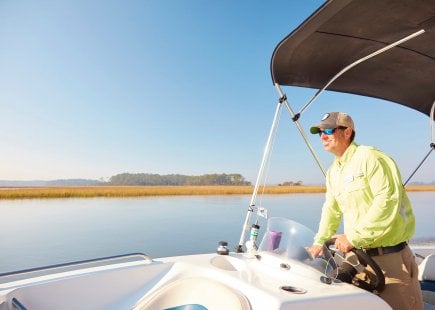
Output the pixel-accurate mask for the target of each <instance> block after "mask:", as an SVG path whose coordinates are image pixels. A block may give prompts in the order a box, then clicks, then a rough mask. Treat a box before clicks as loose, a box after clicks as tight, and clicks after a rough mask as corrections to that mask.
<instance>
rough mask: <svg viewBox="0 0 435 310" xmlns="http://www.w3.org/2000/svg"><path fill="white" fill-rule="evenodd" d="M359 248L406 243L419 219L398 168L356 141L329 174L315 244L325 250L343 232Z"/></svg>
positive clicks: (374, 150)
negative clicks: (341, 225) (339, 232)
mask: <svg viewBox="0 0 435 310" xmlns="http://www.w3.org/2000/svg"><path fill="white" fill-rule="evenodd" d="M341 218H343V229H344V233H345V235H346V237H347V239H348V240H349V241H350V242H351V243H352V245H353V246H354V247H356V248H376V247H380V246H392V245H396V244H399V243H401V242H403V241H408V240H409V239H411V237H412V236H413V234H414V231H415V217H414V214H413V211H412V207H411V204H410V201H409V199H408V195H407V194H406V191H405V189H404V187H403V185H402V178H401V176H400V172H399V170H398V168H397V165H396V163H395V162H394V161H393V159H391V158H390V157H389V156H387V155H386V154H385V153H383V152H381V151H379V150H377V149H375V148H374V147H370V146H363V145H358V144H356V143H355V142H352V143H351V144H350V145H349V147H348V148H347V149H346V151H345V153H344V154H343V156H342V157H341V158H340V159H338V158H335V160H334V162H333V163H332V165H331V167H330V168H329V169H328V172H327V174H326V200H325V203H324V204H323V208H322V217H321V220H320V224H319V230H318V233H317V234H316V236H315V238H314V243H315V244H318V245H323V243H324V242H325V241H326V240H328V239H329V238H331V236H332V235H334V234H335V233H336V231H337V229H338V228H339V225H340V221H341Z"/></svg>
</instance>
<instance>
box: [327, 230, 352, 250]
mask: <svg viewBox="0 0 435 310" xmlns="http://www.w3.org/2000/svg"><path fill="white" fill-rule="evenodd" d="M332 238H335V243H334V246H335V248H336V249H337V250H339V251H341V252H343V253H348V252H350V250H352V249H353V245H352V243H350V241H349V240H347V238H346V235H344V234H343V235H335V236H333V237H332Z"/></svg>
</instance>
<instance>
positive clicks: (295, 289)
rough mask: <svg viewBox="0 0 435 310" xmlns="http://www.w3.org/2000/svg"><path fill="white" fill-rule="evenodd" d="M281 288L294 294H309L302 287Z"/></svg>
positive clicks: (287, 286)
mask: <svg viewBox="0 0 435 310" xmlns="http://www.w3.org/2000/svg"><path fill="white" fill-rule="evenodd" d="M280 288H281V289H282V290H283V291H286V292H289V293H293V294H305V293H306V292H307V290H306V289H303V288H300V287H295V286H290V285H285V286H281V287H280Z"/></svg>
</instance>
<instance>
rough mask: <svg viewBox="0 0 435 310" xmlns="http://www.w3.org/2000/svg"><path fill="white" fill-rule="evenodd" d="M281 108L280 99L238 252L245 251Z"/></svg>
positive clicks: (237, 248)
mask: <svg viewBox="0 0 435 310" xmlns="http://www.w3.org/2000/svg"><path fill="white" fill-rule="evenodd" d="M281 108H282V100H279V102H278V105H277V106H276V110H275V115H274V117H273V121H272V126H271V128H270V131H269V136H268V138H267V143H266V146H265V148H264V152H263V158H262V160H261V165H260V169H259V170H258V174H257V180H256V181H255V187H254V191H253V193H252V197H251V202H250V203H249V207H248V212H247V214H246V218H245V222H244V224H243V229H242V234H241V236H240V241H239V245H238V246H237V247H236V252H237V253H243V244H244V242H245V239H246V232H247V231H248V229H249V223H250V221H251V216H252V213H253V212H254V208H253V207H254V206H255V201H256V199H257V194H258V188H259V187H260V182H261V180H262V179H263V174H264V170H265V167H266V163H267V160H268V158H269V154H270V147H271V145H272V142H273V138H274V137H275V133H276V128H277V124H278V119H279V115H280V113H281Z"/></svg>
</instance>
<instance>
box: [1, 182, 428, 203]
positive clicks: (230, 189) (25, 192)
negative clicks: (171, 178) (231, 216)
mask: <svg viewBox="0 0 435 310" xmlns="http://www.w3.org/2000/svg"><path fill="white" fill-rule="evenodd" d="M253 190H254V187H253V186H220V185H216V186H64V187H58V186H56V187H13V188H12V187H2V188H0V200H5V199H49V198H96V197H108V198H109V197H121V198H122V197H146V196H180V195H187V196H191V195H250V194H252V192H253ZM406 190H407V191H408V192H432V191H435V185H412V186H407V187H406ZM324 192H325V186H309V185H300V186H266V187H261V188H260V189H259V191H258V193H259V194H261V193H264V194H301V193H304V194H308V193H324Z"/></svg>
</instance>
